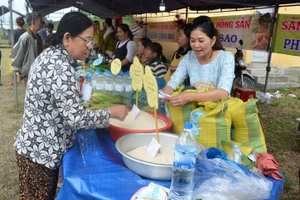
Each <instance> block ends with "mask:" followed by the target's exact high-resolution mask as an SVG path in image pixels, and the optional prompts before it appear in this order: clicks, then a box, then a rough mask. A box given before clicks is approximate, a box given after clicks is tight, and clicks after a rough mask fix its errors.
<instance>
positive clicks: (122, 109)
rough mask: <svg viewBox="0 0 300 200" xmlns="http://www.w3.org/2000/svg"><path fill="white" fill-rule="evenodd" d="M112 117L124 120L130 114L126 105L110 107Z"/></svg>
mask: <svg viewBox="0 0 300 200" xmlns="http://www.w3.org/2000/svg"><path fill="white" fill-rule="evenodd" d="M109 110H110V117H111V118H115V119H118V120H121V121H123V120H124V119H125V118H126V116H127V115H128V112H129V110H128V108H127V107H126V106H124V105H119V106H111V107H109Z"/></svg>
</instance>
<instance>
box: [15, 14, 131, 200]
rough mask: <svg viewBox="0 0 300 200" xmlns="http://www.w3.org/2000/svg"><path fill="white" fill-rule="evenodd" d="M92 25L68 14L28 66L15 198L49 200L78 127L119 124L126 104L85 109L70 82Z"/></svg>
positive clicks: (84, 53) (89, 43)
mask: <svg viewBox="0 0 300 200" xmlns="http://www.w3.org/2000/svg"><path fill="white" fill-rule="evenodd" d="M93 33H94V28H93V24H92V21H91V20H90V19H89V18H88V17H86V16H85V15H84V14H82V13H79V12H70V13H68V14H66V15H64V16H63V18H62V19H61V21H60V23H59V25H58V28H57V32H56V36H55V37H56V41H55V42H54V43H53V45H52V46H50V47H49V48H47V49H46V50H45V51H43V52H42V53H41V54H40V55H39V56H38V57H37V58H36V59H35V61H34V62H33V64H32V66H31V69H30V72H29V77H28V85H27V88H26V97H25V106H24V116H23V120H24V121H23V125H22V127H21V129H20V130H19V131H18V132H17V134H16V137H15V143H14V147H15V150H16V155H17V163H18V167H19V187H20V188H19V189H20V191H19V192H20V199H54V197H55V192H56V186H57V180H58V168H59V166H60V164H61V160H62V156H63V155H64V154H65V152H66V151H67V150H68V149H69V148H70V147H72V145H73V143H74V139H75V135H76V131H77V130H79V129H94V128H107V127H108V126H109V119H110V118H116V119H119V120H124V118H125V117H126V115H127V114H128V110H127V108H126V107H125V106H121V105H120V106H112V107H109V108H106V109H103V110H96V111H91V110H86V109H84V107H83V106H82V105H81V103H80V96H79V92H80V88H79V85H78V83H77V81H76V79H75V71H74V66H75V65H76V60H85V59H86V58H87V56H88V55H89V53H90V51H91V49H92V48H93V45H94V39H93Z"/></svg>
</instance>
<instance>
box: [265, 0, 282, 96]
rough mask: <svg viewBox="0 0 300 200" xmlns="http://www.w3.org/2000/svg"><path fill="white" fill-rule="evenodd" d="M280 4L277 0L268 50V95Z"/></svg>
mask: <svg viewBox="0 0 300 200" xmlns="http://www.w3.org/2000/svg"><path fill="white" fill-rule="evenodd" d="M279 2H280V0H276V5H275V9H274V14H273V17H272V22H271V29H270V31H271V32H270V35H271V37H270V42H269V49H268V53H269V54H268V64H267V67H266V71H267V73H266V81H265V88H264V93H267V87H268V79H269V72H270V71H271V66H270V64H271V60H272V49H273V42H274V35H275V28H276V26H275V23H276V21H277V16H278V10H279Z"/></svg>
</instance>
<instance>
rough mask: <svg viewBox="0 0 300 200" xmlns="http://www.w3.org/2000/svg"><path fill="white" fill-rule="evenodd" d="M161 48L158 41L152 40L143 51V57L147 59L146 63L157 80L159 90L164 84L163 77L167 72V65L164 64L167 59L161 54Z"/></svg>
mask: <svg viewBox="0 0 300 200" xmlns="http://www.w3.org/2000/svg"><path fill="white" fill-rule="evenodd" d="M162 50H163V49H162V46H161V45H160V44H159V43H157V42H153V43H149V44H148V45H147V46H146V51H145V58H146V59H148V60H149V62H148V65H149V67H150V68H151V70H152V73H153V75H154V76H155V78H156V80H157V84H158V89H159V90H160V89H162V88H163V87H164V86H165V85H166V81H165V79H164V77H165V74H166V73H167V66H166V65H165V63H166V62H167V59H166V57H165V56H164V55H163V53H162Z"/></svg>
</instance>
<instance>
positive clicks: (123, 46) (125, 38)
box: [114, 24, 136, 72]
mask: <svg viewBox="0 0 300 200" xmlns="http://www.w3.org/2000/svg"><path fill="white" fill-rule="evenodd" d="M117 35H118V38H119V40H120V41H119V42H118V43H117V45H116V49H115V53H114V58H119V59H120V60H121V63H122V68H121V69H122V71H123V72H126V71H128V70H129V68H130V65H131V64H132V62H133V58H134V56H135V55H136V44H135V42H134V41H133V34H132V32H131V30H130V29H129V26H128V25H127V24H120V26H119V27H118V32H117Z"/></svg>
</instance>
